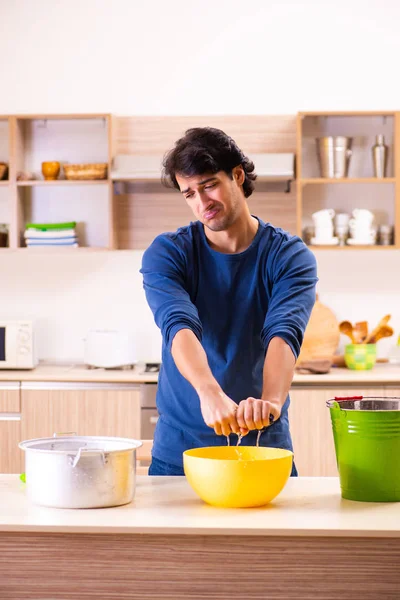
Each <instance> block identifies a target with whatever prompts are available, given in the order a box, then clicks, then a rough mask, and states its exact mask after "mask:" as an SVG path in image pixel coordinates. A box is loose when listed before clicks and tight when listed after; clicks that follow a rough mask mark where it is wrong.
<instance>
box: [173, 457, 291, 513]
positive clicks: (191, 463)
mask: <svg viewBox="0 0 400 600" xmlns="http://www.w3.org/2000/svg"><path fill="white" fill-rule="evenodd" d="M292 462H293V453H292V452H290V451H289V450H283V449H281V448H260V447H259V448H257V447H255V446H216V447H210V448H195V449H193V450H186V452H184V453H183V466H184V470H185V475H186V478H187V480H188V482H189V484H190V485H191V486H192V488H193V489H194V491H195V492H196V494H198V495H199V496H200V498H201V499H202V500H204V501H205V502H207V503H208V504H212V505H213V506H221V507H224V508H249V507H255V506H264V505H265V504H268V502H271V500H273V499H274V498H275V497H276V496H277V495H278V494H279V493H280V492H281V491H282V490H283V488H284V486H285V484H286V482H287V480H288V479H289V477H290V473H291V471H292Z"/></svg>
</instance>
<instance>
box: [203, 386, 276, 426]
mask: <svg viewBox="0 0 400 600" xmlns="http://www.w3.org/2000/svg"><path fill="white" fill-rule="evenodd" d="M198 393H199V398H200V407H201V413H202V415H203V419H204V421H205V423H206V425H208V426H209V427H211V428H212V429H214V431H215V433H216V434H217V435H225V436H228V435H230V434H231V433H236V434H239V433H240V434H241V435H246V434H247V433H248V432H249V431H250V430H253V429H263V428H264V427H268V426H269V425H270V424H271V422H272V419H270V416H271V415H272V416H273V420H274V421H276V420H277V419H279V417H280V414H281V408H282V407H281V404H280V402H279V401H278V400H276V401H269V400H260V399H257V398H247V399H246V400H242V401H241V402H240V404H239V406H238V405H237V404H236V402H234V401H233V400H231V399H230V398H229V396H227V395H226V394H225V393H224V392H223V391H222V390H221V388H219V387H218V386H207V387H206V388H204V389H202V390H200V391H199V392H198Z"/></svg>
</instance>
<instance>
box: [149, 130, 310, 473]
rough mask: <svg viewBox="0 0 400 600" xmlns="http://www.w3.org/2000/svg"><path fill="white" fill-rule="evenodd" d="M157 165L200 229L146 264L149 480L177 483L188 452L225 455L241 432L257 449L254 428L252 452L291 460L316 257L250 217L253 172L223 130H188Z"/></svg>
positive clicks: (178, 235) (167, 240) (186, 232)
mask: <svg viewBox="0 0 400 600" xmlns="http://www.w3.org/2000/svg"><path fill="white" fill-rule="evenodd" d="M163 166H164V172H163V180H164V182H165V183H166V184H167V185H170V186H173V187H175V188H176V189H178V190H179V191H180V192H181V193H182V195H183V197H184V199H185V200H186V202H187V203H188V205H189V207H190V208H191V209H192V211H193V214H194V216H195V218H196V221H195V222H193V223H190V225H188V226H185V227H181V228H180V229H178V230H177V231H176V232H174V233H165V234H162V235H159V236H158V237H157V238H156V239H155V240H154V241H153V243H152V244H151V246H150V247H149V248H148V249H147V250H146V252H145V253H144V256H143V264H142V269H141V273H142V274H143V281H144V289H145V292H146V297H147V301H148V303H149V305H150V308H151V310H152V311H153V314H154V318H155V321H156V323H157V325H158V326H159V327H160V329H161V333H162V337H163V347H162V366H161V370H160V376H159V382H158V394H157V406H158V411H159V414H160V418H159V420H158V423H157V427H156V432H155V435H154V445H153V460H152V464H151V466H150V470H149V474H150V475H183V474H184V472H183V466H182V464H183V458H182V453H183V452H184V451H185V450H187V449H189V448H195V447H200V446H218V445H225V444H227V439H226V437H224V436H231V438H230V439H231V444H235V443H236V440H237V437H236V435H237V434H238V433H242V434H246V438H245V439H244V440H243V442H242V443H244V444H246V445H254V444H255V442H256V437H257V431H256V430H258V429H264V428H265V431H264V432H263V433H262V434H261V438H260V445H262V446H273V447H278V448H287V449H289V450H292V441H291V437H290V432H289V422H288V407H289V401H290V400H289V396H288V392H289V388H290V385H291V381H292V377H293V372H294V366H295V361H296V358H297V356H298V354H299V351H300V346H301V343H302V340H303V334H304V330H305V328H306V325H307V322H308V320H309V317H310V313H311V310H312V307H313V305H314V302H315V285H316V282H317V276H316V263H315V258H314V256H313V254H312V253H311V252H310V251H309V250H308V248H307V247H306V246H305V244H304V243H303V242H302V241H301V239H300V238H298V237H295V236H291V235H289V234H288V233H287V232H285V231H283V230H282V229H277V228H275V227H273V226H272V225H271V224H269V223H264V222H263V221H261V219H258V218H257V217H254V216H252V215H251V214H250V211H249V207H248V204H247V201H246V198H248V197H249V196H250V195H251V193H252V191H253V189H254V183H253V182H254V180H255V179H256V175H255V173H254V165H253V163H252V162H251V161H250V160H249V159H248V158H247V157H246V156H245V155H244V154H243V152H242V151H241V150H240V149H239V148H238V146H237V145H236V143H235V142H234V141H233V140H232V139H231V138H230V137H228V136H227V135H226V134H225V133H224V132H223V131H220V130H219V129H214V128H210V127H205V128H194V129H189V130H188V131H187V132H186V134H185V136H184V137H183V138H181V139H179V140H178V141H177V142H176V144H175V147H174V148H173V149H172V150H171V151H170V152H169V153H168V154H167V155H166V157H165V159H164V165H163ZM271 422H272V424H271ZM296 474H297V471H296V468H295V466H294V465H293V470H292V475H296Z"/></svg>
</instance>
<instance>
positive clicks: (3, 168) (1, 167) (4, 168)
mask: <svg viewBox="0 0 400 600" xmlns="http://www.w3.org/2000/svg"><path fill="white" fill-rule="evenodd" d="M7 175H8V164H7V163H5V162H0V181H1V180H2V179H7Z"/></svg>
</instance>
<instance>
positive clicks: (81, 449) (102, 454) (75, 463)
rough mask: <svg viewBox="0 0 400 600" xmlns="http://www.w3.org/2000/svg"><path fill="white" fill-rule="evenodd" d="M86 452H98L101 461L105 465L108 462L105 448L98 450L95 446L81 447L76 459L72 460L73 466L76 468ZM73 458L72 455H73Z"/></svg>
mask: <svg viewBox="0 0 400 600" xmlns="http://www.w3.org/2000/svg"><path fill="white" fill-rule="evenodd" d="M86 452H92V453H95V454H98V455H99V456H100V458H101V461H102V463H103V466H104V465H105V464H106V457H105V454H104V452H103V450H96V449H93V448H83V447H82V448H79V450H78V452H77V453H76V455H75V457H74V460H73V462H72V468H73V469H75V467H76V465H77V464H78V463H79V461H80V460H81V458H82V454H84V453H86ZM71 458H72V457H71Z"/></svg>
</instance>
